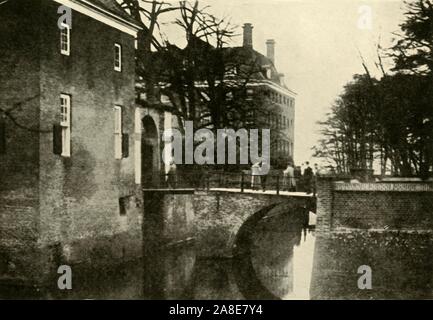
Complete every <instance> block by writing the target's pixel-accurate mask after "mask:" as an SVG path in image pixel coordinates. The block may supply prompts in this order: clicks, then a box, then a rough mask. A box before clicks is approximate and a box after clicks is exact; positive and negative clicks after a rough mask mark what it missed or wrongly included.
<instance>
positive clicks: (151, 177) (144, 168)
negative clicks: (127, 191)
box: [141, 116, 160, 187]
mask: <svg viewBox="0 0 433 320" xmlns="http://www.w3.org/2000/svg"><path fill="white" fill-rule="evenodd" d="M159 178H160V177H159V141H158V130H157V128H156V125H155V121H153V119H152V117H150V116H145V117H144V118H143V119H142V134H141V183H142V185H143V187H156V186H157V185H158V182H159Z"/></svg>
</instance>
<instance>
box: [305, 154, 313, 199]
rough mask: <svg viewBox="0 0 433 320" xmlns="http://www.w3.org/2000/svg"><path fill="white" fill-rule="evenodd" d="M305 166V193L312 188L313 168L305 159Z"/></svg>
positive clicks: (309, 191)
mask: <svg viewBox="0 0 433 320" xmlns="http://www.w3.org/2000/svg"><path fill="white" fill-rule="evenodd" d="M305 165H306V168H305V169H304V183H305V192H306V193H307V194H309V193H311V192H312V188H313V176H314V175H313V169H311V167H310V163H309V162H308V161H307V162H306V163H305Z"/></svg>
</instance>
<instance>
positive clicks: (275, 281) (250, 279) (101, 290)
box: [0, 210, 315, 300]
mask: <svg viewBox="0 0 433 320" xmlns="http://www.w3.org/2000/svg"><path fill="white" fill-rule="evenodd" d="M304 225H305V218H304V217H303V215H302V214H300V213H295V212H273V211H272V210H271V211H270V212H269V213H266V214H265V215H264V216H263V217H259V219H257V220H256V221H252V225H251V226H250V228H249V229H248V228H247V229H248V230H247V232H246V233H245V234H244V235H243V236H244V237H245V238H246V241H240V242H239V243H238V248H237V250H235V252H237V254H236V255H235V257H233V258H203V257H198V256H197V255H196V250H195V246H196V245H197V244H195V243H194V242H193V241H191V242H189V243H188V244H183V245H174V246H170V247H164V248H161V247H157V246H155V247H153V248H152V249H150V250H148V251H147V254H146V257H145V259H144V261H142V260H140V261H130V262H125V263H124V264H122V265H117V266H103V267H101V266H94V265H93V264H92V265H90V266H84V265H80V264H77V265H72V266H71V268H72V270H73V278H72V283H73V288H72V290H66V291H61V290H59V289H58V288H57V285H56V283H57V280H56V279H57V278H55V279H53V281H52V283H51V285H52V286H51V287H50V288H45V289H35V288H32V287H31V286H25V287H22V286H19V287H14V286H13V285H12V286H6V287H2V288H0V298H6V299H8V298H27V299H47V298H48V299H217V300H219V299H308V298H309V287H310V279H311V272H312V263H313V253H314V242H315V236H314V230H310V229H305V228H303V227H304ZM23 288H24V289H23Z"/></svg>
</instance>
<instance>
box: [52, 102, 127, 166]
mask: <svg viewBox="0 0 433 320" xmlns="http://www.w3.org/2000/svg"><path fill="white" fill-rule="evenodd" d="M71 109H72V108H71V96H70V95H67V94H61V95H60V125H54V129H53V149H54V153H55V154H58V155H61V156H63V157H70V156H71V128H72V122H71ZM113 118H114V158H115V159H122V158H127V157H128V156H129V135H128V134H125V133H123V119H122V118H123V117H122V107H121V106H114V108H113Z"/></svg>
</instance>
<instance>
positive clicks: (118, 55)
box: [114, 43, 122, 72]
mask: <svg viewBox="0 0 433 320" xmlns="http://www.w3.org/2000/svg"><path fill="white" fill-rule="evenodd" d="M114 70H116V71H118V72H121V71H122V46H121V45H120V44H118V43H115V44H114Z"/></svg>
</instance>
